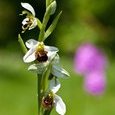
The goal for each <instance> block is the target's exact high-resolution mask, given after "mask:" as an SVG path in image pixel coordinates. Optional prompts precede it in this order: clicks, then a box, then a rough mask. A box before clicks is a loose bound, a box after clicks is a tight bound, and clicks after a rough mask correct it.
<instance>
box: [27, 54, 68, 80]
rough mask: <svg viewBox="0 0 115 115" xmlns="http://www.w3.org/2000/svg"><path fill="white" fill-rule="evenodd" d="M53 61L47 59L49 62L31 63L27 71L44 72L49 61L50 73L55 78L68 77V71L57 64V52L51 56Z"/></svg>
mask: <svg viewBox="0 0 115 115" xmlns="http://www.w3.org/2000/svg"><path fill="white" fill-rule="evenodd" d="M53 58H54V59H53V61H51V60H49V62H48V61H47V62H44V63H37V64H32V65H30V66H29V68H28V70H29V71H33V72H36V73H37V74H42V73H43V72H44V70H45V69H46V68H47V66H48V64H49V63H51V65H52V66H51V74H52V75H53V76H54V77H57V78H68V77H69V76H70V75H69V73H68V72H67V71H66V70H65V69H64V68H62V67H61V66H60V65H59V56H58V54H56V55H55V57H53Z"/></svg>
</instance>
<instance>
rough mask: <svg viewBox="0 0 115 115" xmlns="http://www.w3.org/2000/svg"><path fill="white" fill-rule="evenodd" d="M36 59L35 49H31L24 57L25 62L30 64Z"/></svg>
mask: <svg viewBox="0 0 115 115" xmlns="http://www.w3.org/2000/svg"><path fill="white" fill-rule="evenodd" d="M35 59H36V57H35V47H34V48H31V49H30V50H29V51H28V52H27V53H26V54H25V56H24V57H23V60H24V62H25V63H29V62H32V61H34V60H35Z"/></svg>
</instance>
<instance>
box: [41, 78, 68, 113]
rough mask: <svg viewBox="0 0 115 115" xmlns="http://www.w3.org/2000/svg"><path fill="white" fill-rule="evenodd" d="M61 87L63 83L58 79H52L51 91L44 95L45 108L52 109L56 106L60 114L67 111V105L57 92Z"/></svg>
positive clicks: (43, 103)
mask: <svg viewBox="0 0 115 115" xmlns="http://www.w3.org/2000/svg"><path fill="white" fill-rule="evenodd" d="M60 87H61V84H60V82H59V81H58V79H52V80H50V86H49V90H50V92H49V93H48V94H47V95H46V96H45V97H43V99H42V105H43V107H44V108H45V109H52V107H53V106H54V107H55V109H56V111H57V113H58V114H59V115H64V114H65V113H66V105H65V103H64V102H63V100H62V98H61V97H60V96H58V95H57V94H56V93H57V91H58V90H59V89H60Z"/></svg>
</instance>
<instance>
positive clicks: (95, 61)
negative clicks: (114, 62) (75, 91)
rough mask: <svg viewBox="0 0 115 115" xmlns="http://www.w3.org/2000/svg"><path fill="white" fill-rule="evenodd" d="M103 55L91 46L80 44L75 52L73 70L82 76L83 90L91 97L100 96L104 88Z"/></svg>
mask: <svg viewBox="0 0 115 115" xmlns="http://www.w3.org/2000/svg"><path fill="white" fill-rule="evenodd" d="M106 66H107V60H106V57H105V55H104V54H103V53H102V52H101V51H100V50H99V49H98V48H96V47H95V46H94V45H93V44H90V43H87V44H82V45H81V46H80V47H79V48H78V49H77V51H76V54H75V58H74V69H75V71H76V72H77V73H79V74H81V75H83V76H84V84H83V85H84V89H85V90H86V91H87V92H88V93H90V94H92V95H100V94H102V93H103V92H104V90H105V87H106V77H105V69H106Z"/></svg>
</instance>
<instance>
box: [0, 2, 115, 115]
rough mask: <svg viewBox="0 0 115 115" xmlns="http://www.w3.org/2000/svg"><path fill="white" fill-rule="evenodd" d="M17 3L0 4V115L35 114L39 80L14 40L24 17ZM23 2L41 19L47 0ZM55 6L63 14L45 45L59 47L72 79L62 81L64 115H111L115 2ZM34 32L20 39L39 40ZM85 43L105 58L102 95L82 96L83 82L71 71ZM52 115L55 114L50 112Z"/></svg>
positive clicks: (114, 93) (113, 104)
mask: <svg viewBox="0 0 115 115" xmlns="http://www.w3.org/2000/svg"><path fill="white" fill-rule="evenodd" d="M20 2H21V1H20V0H10V1H9V0H0V115H37V97H36V95H37V78H36V75H35V74H34V73H31V72H28V71H27V67H28V65H26V64H24V63H23V60H22V57H23V55H24V54H23V53H22V50H21V48H20V45H19V43H18V41H17V35H18V33H20V32H21V21H22V19H23V18H24V17H20V16H19V14H20V13H21V11H22V10H23V9H22V8H21V5H20ZM22 2H29V3H30V4H31V5H32V6H33V7H34V8H36V9H35V10H36V15H37V17H39V18H40V20H42V17H43V14H44V10H45V9H44V7H45V0H23V1H22ZM57 5H58V9H57V13H58V11H60V10H63V14H62V16H61V19H60V21H59V23H58V26H57V28H56V29H55V31H54V33H53V34H52V35H51V36H50V37H49V38H48V39H47V41H46V44H48V45H55V46H57V47H59V49H60V52H59V54H60V56H61V62H62V65H63V67H65V69H66V70H68V71H69V73H70V74H71V78H70V79H67V80H63V79H60V81H61V83H62V87H61V90H60V91H59V92H58V94H59V95H60V96H62V98H63V100H64V101H65V103H66V105H67V113H66V115H109V114H111V115H115V109H114V107H115V77H114V75H115V70H114V69H115V60H114V58H115V53H114V51H115V0H109V1H108V0H71V1H69V0H57ZM54 16H55V15H54ZM54 16H52V17H51V20H50V22H51V21H52V19H53V18H54ZM37 31H38V30H37V28H35V29H33V30H31V32H29V31H27V32H26V33H25V34H23V35H22V37H23V39H24V41H26V40H27V39H29V38H34V39H37V36H38V33H36V32H37ZM83 42H92V43H94V44H95V45H97V47H99V48H100V49H101V50H103V51H104V53H105V54H106V55H107V58H108V69H107V71H106V75H107V87H106V92H105V94H104V95H102V96H100V97H92V96H90V95H88V94H87V93H86V92H84V90H83V79H82V78H81V77H79V75H77V74H76V73H75V72H74V68H73V63H74V62H73V58H74V53H75V50H76V48H77V47H78V46H79V45H80V44H81V43H83ZM52 115H57V113H56V112H55V111H54V110H53V113H52Z"/></svg>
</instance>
